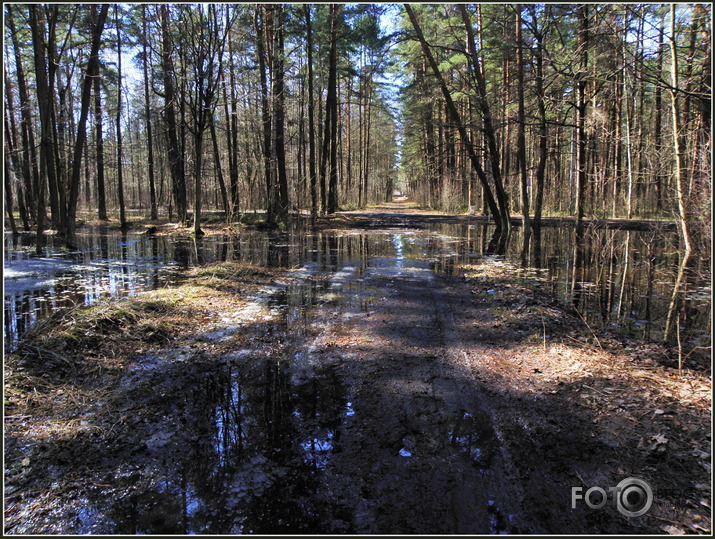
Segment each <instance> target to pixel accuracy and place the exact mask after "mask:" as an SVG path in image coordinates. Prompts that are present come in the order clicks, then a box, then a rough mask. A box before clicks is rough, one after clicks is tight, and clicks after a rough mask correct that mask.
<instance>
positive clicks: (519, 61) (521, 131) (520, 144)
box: [515, 4, 531, 266]
mask: <svg viewBox="0 0 715 539" xmlns="http://www.w3.org/2000/svg"><path fill="white" fill-rule="evenodd" d="M515 33H516V79H517V84H516V91H517V101H518V111H517V115H518V121H517V135H516V136H517V160H518V162H519V175H520V176H521V212H522V215H523V216H524V224H523V226H524V246H523V249H522V251H521V263H522V265H523V266H526V265H527V263H528V257H529V240H530V235H531V223H530V222H529V185H528V183H527V182H528V178H527V176H526V114H525V112H524V59H523V58H522V43H521V4H517V5H516V32H515Z"/></svg>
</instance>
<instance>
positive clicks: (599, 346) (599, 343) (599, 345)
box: [574, 309, 603, 352]
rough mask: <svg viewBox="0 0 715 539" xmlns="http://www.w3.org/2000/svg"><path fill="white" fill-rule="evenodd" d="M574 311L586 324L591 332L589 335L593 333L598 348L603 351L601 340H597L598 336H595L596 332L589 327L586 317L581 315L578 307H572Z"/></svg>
mask: <svg viewBox="0 0 715 539" xmlns="http://www.w3.org/2000/svg"><path fill="white" fill-rule="evenodd" d="M574 310H575V311H576V314H577V315H578V316H579V318H580V319H581V321H582V322H583V323H584V324H585V325H586V327H587V328H588V330H589V331H590V332H591V335H593V338H594V339H596V342H597V343H598V348H600V350H601V352H603V346H601V341H599V340H598V337H596V333H595V332H594V331H593V330H592V329H591V326H589V325H588V322H586V319H585V318H584V317H583V315H582V314H581V313H580V311H579V310H578V309H574Z"/></svg>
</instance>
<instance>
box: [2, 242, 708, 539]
mask: <svg viewBox="0 0 715 539" xmlns="http://www.w3.org/2000/svg"><path fill="white" fill-rule="evenodd" d="M344 234H345V235H348V236H349V235H351V234H356V232H355V231H347V232H344ZM371 234H373V236H371V238H372V241H375V242H382V243H384V244H386V245H387V246H388V247H389V249H388V252H390V253H391V255H390V256H379V254H380V253H378V255H371V254H370V253H369V252H367V251H362V252H359V253H357V254H355V255H354V256H344V257H343V258H341V260H340V261H338V262H335V260H333V263H330V264H326V263H323V262H320V263H318V262H315V261H314V262H311V263H306V264H303V265H301V266H300V267H295V268H292V269H288V268H286V269H284V270H274V271H272V272H270V273H267V272H262V270H255V271H254V270H252V272H250V273H243V274H241V275H240V276H237V275H238V274H237V273H230V272H231V271H234V270H233V269H232V266H230V265H227V264H224V265H218V266H216V267H215V268H207V269H205V270H202V272H203V273H202V274H201V275H203V276H204V277H203V278H207V277H206V275H210V281H207V282H203V281H200V276H197V275H194V276H193V278H194V279H195V280H196V281H195V282H197V283H198V282H200V283H201V286H202V287H204V288H206V291H201V292H194V293H193V295H192V296H191V297H190V294H189V293H188V292H186V291H184V290H183V289H182V288H181V287H180V288H178V289H177V290H178V292H177V291H175V292H174V295H175V296H178V297H183V298H184V299H182V300H181V301H177V300H176V299H172V300H171V301H168V300H166V301H165V298H166V297H168V296H166V294H167V292H166V291H164V292H162V294H164V295H162V296H160V297H159V296H157V293H147V294H145V295H143V296H141V297H140V299H139V302H143V303H141V309H142V310H141V311H140V312H142V313H146V312H149V311H148V310H147V309H149V308H151V309H153V311H152V312H153V313H154V314H153V316H154V317H155V319H156V321H155V322H152V325H151V326H150V327H149V326H148V325H147V324H148V322H147V321H146V320H143V319H142V318H141V317H139V316H137V317H134V318H132V317H128V318H127V320H126V323H124V322H123V324H124V325H123V326H122V327H121V329H118V328H116V327H115V326H112V327H110V328H108V327H104V328H103V329H102V328H101V327H100V326H101V324H95V325H93V326H92V327H91V330H90V329H87V330H86V331H87V334H89V333H91V332H92V331H96V332H99V331H100V329H101V331H103V332H104V333H102V335H104V336H105V337H103V339H104V340H105V341H106V342H102V339H100V340H99V342H96V341H95V342H94V348H91V349H90V347H89V346H90V345H77V344H76V342H75V345H74V348H72V347H71V346H67V347H65V348H64V349H62V350H64V351H63V352H62V353H63V354H65V355H66V356H67V357H69V358H70V359H69V360H67V361H68V362H69V363H70V364H72V365H73V370H72V372H69V370H68V371H67V372H66V373H61V374H57V372H56V371H57V370H58V369H60V367H57V369H55V370H54V371H52V372H51V373H48V371H47V372H45V371H43V370H42V368H43V367H40V365H41V363H40V362H39V361H38V359H37V357H35V356H33V355H32V348H31V347H30V348H27V347H26V348H25V349H21V350H20V351H19V352H18V353H17V354H16V355H15V356H13V357H11V358H9V359H8V362H7V365H6V379H8V369H9V370H10V372H9V374H10V380H11V387H12V388H13V391H12V392H11V395H12V397H13V398H14V401H13V402H11V405H10V407H9V408H8V407H6V411H9V412H10V414H9V416H10V419H9V420H6V490H5V494H6V498H5V499H6V516H5V530H6V532H8V533H320V534H335V533H371V534H383V533H399V534H418V533H419V534H457V533H563V534H567V533H568V534H575V533H663V532H670V533H675V532H678V531H686V532H691V533H693V532H697V533H703V532H705V531H707V530H709V529H710V517H709V514H710V511H709V503H710V490H709V489H710V483H709V479H708V477H709V470H708V466H709V451H710V449H709V444H710V441H709V440H710V438H709V413H710V412H709V410H710V402H711V401H710V382H709V378H708V376H707V375H705V374H702V373H697V372H686V373H685V374H684V375H683V376H681V377H678V376H676V374H675V373H674V372H673V370H672V369H668V368H665V367H663V366H661V365H659V364H658V363H657V362H654V361H652V360H650V361H644V359H645V358H646V357H656V356H657V354H662V353H665V352H664V351H663V350H661V349H660V348H658V347H655V346H653V345H649V344H646V343H642V344H639V345H634V346H633V347H632V348H630V349H628V350H625V349H624V347H623V345H622V343H618V342H615V341H613V342H610V343H607V342H606V340H605V338H602V339H601V340H598V339H597V338H596V339H594V338H593V336H592V335H591V334H590V333H589V331H588V329H587V328H585V327H584V325H583V324H582V322H581V321H580V320H579V319H578V318H576V317H575V316H572V315H570V314H568V313H567V312H566V311H565V310H563V309H562V308H560V307H559V306H558V305H556V303H555V301H554V300H553V299H552V298H551V297H549V296H548V295H546V294H544V293H542V292H540V291H539V285H538V283H537V282H535V281H532V280H529V279H528V278H525V277H523V276H518V274H517V272H515V270H514V269H513V268H510V267H509V266H508V264H505V263H503V262H502V261H500V260H498V259H494V258H489V257H487V258H481V259H475V262H474V264H473V265H470V266H468V267H463V268H456V269H455V268H451V271H449V272H446V273H445V272H441V271H435V270H438V269H440V268H439V267H437V266H439V261H436V259H435V257H434V256H433V253H434V251H430V254H429V255H425V256H421V255H420V254H419V253H421V252H425V253H426V252H427V251H426V250H425V249H426V246H427V245H432V244H434V242H435V241H437V240H435V237H434V236H433V235H432V234H430V233H426V232H418V231H414V232H410V231H405V230H402V229H395V230H389V229H388V230H382V231H380V232H375V231H373V232H371ZM439 241H440V242H441V243H439V246H438V247H439V249H441V250H448V249H449V242H444V241H442V240H439ZM373 251H374V249H373ZM322 255H325V256H326V257H327V256H332V255H335V253H334V252H333V251H328V250H326V251H325V252H323V253H322V254H321V256H322ZM341 256H342V255H341ZM334 258H335V257H334ZM321 260H323V259H322V258H321ZM229 270H230V271H229ZM202 290H203V288H202ZM182 294H183V295H182ZM133 308H134V309H135V310H136V309H138V308H139V307H137V306H136V305H134V307H133ZM137 312H139V311H137ZM113 316H115V315H113ZM109 319H111V317H109ZM167 321H172V324H173V325H171V324H169V322H167ZM65 323H69V322H65ZM117 331H121V332H123V333H122V335H123V337H122V339H121V341H122V342H121V346H120V345H119V344H116V346H114V347H113V348H111V347H110V341H112V337H111V335H112V332H117ZM119 340H120V339H117V341H119ZM31 344H32V343H31ZM34 346H35V348H36V349H38V350H44V349H45V348H44V347H47V346H49V344H48V343H46V342H44V341H42V340H41V338H40V340H39V341H37V342H36V343H35V345H34ZM82 346H86V347H85V348H82ZM110 348H111V351H112V354H113V355H112V357H113V358H115V359H114V360H113V361H116V363H112V364H111V365H112V366H111V367H110V364H109V363H106V362H107V361H109V360H108V359H107V358H109V357H110V353H109V351H110ZM23 350H24V351H23ZM70 350H72V351H71V352H70ZM59 353H60V352H55V354H59ZM90 356H91V357H92V358H94V359H93V361H96V362H97V363H96V365H99V367H96V368H98V369H99V371H100V372H99V374H97V372H96V369H95V370H92V369H89V368H85V364H86V363H87V362H88V361H89V360H88V359H87V358H88V357H90ZM47 357H48V355H47V354H45V361H47ZM49 357H50V359H52V358H53V357H54V356H49ZM65 359H66V358H65ZM57 361H58V363H61V362H59V360H57ZM43 365H44V364H43ZM44 368H46V367H44ZM93 368H94V367H93ZM43 372H44V374H46V375H47V376H44V378H43ZM37 380H44V382H43V383H42V384H40V383H39V382H37ZM48 380H49V381H48ZM32 384H35V386H34V388H35V393H37V387H39V388H40V389H39V393H40V394H41V397H42V398H39V397H37V396H33V394H32V392H31V390H30V389H29V387H31V386H32ZM43 403H44V404H43ZM47 403H54V404H53V405H48V404H47ZM632 476H633V477H640V478H643V479H644V480H646V481H647V482H648V483H649V484H650V485H651V486H652V488H653V491H654V492H655V494H654V497H653V498H654V499H653V504H652V508H651V509H650V510H649V511H648V512H647V513H646V514H645V515H643V516H638V517H627V516H624V515H623V514H622V512H620V511H619V510H618V509H617V508H616V505H615V503H613V501H612V500H609V501H608V503H606V504H605V505H604V507H602V508H599V509H592V508H589V507H588V506H587V505H586V504H585V503H584V502H583V500H577V503H576V505H575V507H573V504H572V488H573V487H581V489H582V491H583V492H585V491H586V490H587V489H588V488H591V487H601V488H604V489H607V488H608V487H612V486H616V485H617V484H618V483H619V482H620V481H622V480H623V479H625V478H628V477H632Z"/></svg>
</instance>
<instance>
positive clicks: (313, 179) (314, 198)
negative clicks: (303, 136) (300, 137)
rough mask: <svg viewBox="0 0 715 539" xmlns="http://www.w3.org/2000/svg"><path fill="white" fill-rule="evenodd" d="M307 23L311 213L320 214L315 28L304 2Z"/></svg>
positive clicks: (314, 216) (308, 7)
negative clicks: (316, 146)
mask: <svg viewBox="0 0 715 539" xmlns="http://www.w3.org/2000/svg"><path fill="white" fill-rule="evenodd" d="M303 13H304V15H305V25H306V49H307V52H308V163H309V164H308V167H309V171H310V215H311V217H312V218H313V219H315V218H316V217H317V216H318V178H317V176H316V171H315V97H314V95H315V94H314V91H313V29H312V27H311V22H310V6H309V5H308V4H303Z"/></svg>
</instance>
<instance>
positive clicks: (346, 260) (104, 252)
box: [4, 223, 711, 350]
mask: <svg viewBox="0 0 715 539" xmlns="http://www.w3.org/2000/svg"><path fill="white" fill-rule="evenodd" d="M490 232H491V229H490V227H488V226H486V225H484V224H481V223H480V224H471V225H467V224H433V225H430V226H429V230H428V231H419V232H418V231H412V232H410V231H409V230H400V231H398V232H396V233H394V234H387V235H386V234H384V233H378V232H377V231H373V232H365V233H357V232H350V233H344V234H336V233H323V234H303V233H298V232H295V233H291V234H288V233H287V234H283V235H273V234H269V233H265V232H255V231H251V232H245V233H243V234H241V235H240V236H238V237H235V238H228V237H224V236H210V237H207V238H204V239H200V240H196V239H194V238H189V237H187V238H171V237H163V236H148V235H141V234H120V233H119V232H116V231H112V232H108V231H106V230H105V231H101V230H95V231H93V232H90V233H85V234H82V235H80V236H79V243H80V248H79V250H78V251H77V252H72V253H68V252H66V251H65V250H64V249H63V248H62V247H61V243H60V242H59V241H53V239H54V238H53V237H52V236H50V237H49V238H48V240H49V241H48V245H47V249H46V253H45V255H44V256H42V257H38V256H36V255H35V254H34V252H33V238H32V236H23V235H21V236H19V237H17V238H14V239H13V238H12V237H11V236H10V235H8V234H6V236H5V255H4V294H5V306H4V337H5V347H6V350H7V349H8V347H12V345H13V343H14V342H15V341H16V340H17V339H18V338H19V337H20V336H21V335H22V334H23V333H24V332H25V331H27V329H29V328H30V327H31V326H32V325H33V324H34V323H35V322H36V321H37V320H39V319H42V318H44V317H46V316H48V315H49V314H51V313H52V312H54V311H56V310H57V309H60V308H63V307H73V306H76V305H82V304H91V303H94V302H96V301H98V300H100V299H102V298H106V297H110V296H119V295H132V294H136V293H137V292H139V291H141V290H145V289H152V288H157V287H163V286H170V285H171V284H172V283H174V282H176V279H177V276H178V273H179V272H180V271H181V270H182V269H185V268H187V267H189V266H195V265H199V264H204V263H208V262H214V261H223V260H242V261H247V262H251V263H254V264H258V265H266V266H272V267H286V268H301V267H303V266H306V264H307V265H308V266H310V265H311V264H312V265H318V266H319V267H320V268H323V269H324V268H325V267H326V265H328V266H330V267H332V268H337V270H336V271H342V272H350V271H353V270H354V269H355V265H356V264H360V263H362V262H363V261H364V258H365V257H366V256H369V257H384V258H385V259H386V260H391V261H393V262H392V263H394V266H395V268H396V269H398V270H399V268H401V266H402V265H404V264H406V263H408V262H406V261H408V260H413V261H414V260H416V259H421V260H423V261H429V262H430V264H431V267H432V268H434V269H435V271H438V272H445V273H451V272H452V271H453V269H454V267H455V265H456V264H458V263H469V262H470V260H474V259H475V257H479V256H482V253H484V252H485V251H486V249H487V244H488V240H489V236H490ZM519 236H520V228H517V229H516V230H515V233H514V234H513V236H512V238H511V240H510V243H509V245H508V249H507V253H506V255H505V258H506V259H507V260H512V261H515V262H516V261H518V260H519V256H520V250H521V239H520V237H519ZM573 236H574V231H573V229H572V228H570V227H547V228H543V229H542V238H543V239H542V256H541V263H540V264H539V266H540V269H533V270H531V271H527V272H524V274H530V275H532V276H538V277H539V278H541V279H543V283H544V286H546V287H548V288H549V289H550V290H551V291H552V292H553V293H554V294H556V295H557V296H558V297H559V298H560V300H561V301H563V302H569V301H571V300H572V299H573V294H574V291H575V290H577V291H578V292H579V294H578V302H577V307H578V309H579V311H580V312H582V313H583V315H584V317H585V318H586V320H587V321H588V323H589V324H595V325H596V326H597V327H601V326H609V327H613V328H618V329H622V330H626V331H627V332H630V333H631V334H632V335H634V336H637V337H642V338H646V339H658V338H660V337H661V336H662V331H663V327H664V325H665V320H666V318H667V312H668V307H669V305H670V301H671V294H672V289H673V283H674V281H675V277H676V273H677V267H678V252H677V234H676V233H674V232H662V231H621V230H606V229H595V230H590V231H589V232H588V233H587V237H586V242H587V244H586V247H585V260H584V264H583V266H582V267H581V268H580V269H578V271H576V272H575V274H574V271H573V260H574V253H573V247H571V246H572V245H573ZM409 263H414V262H409ZM338 266H339V267H338ZM702 266H703V267H702V268H700V272H699V273H700V274H701V275H702V276H701V277H700V279H692V280H691V282H692V284H691V286H690V287H689V288H688V290H687V292H686V297H685V301H684V302H683V307H682V309H681V316H682V318H681V322H680V325H681V328H682V330H683V332H684V333H683V334H684V335H685V336H686V337H687V340H688V341H689V342H690V343H691V344H693V345H698V344H699V345H702V346H705V345H707V344H709V340H710V330H709V328H710V323H711V314H710V313H711V288H710V282H709V270H708V266H709V261H703V262H702ZM696 272H697V269H696ZM574 278H575V279H576V282H575V283H574ZM336 286H338V285H336ZM286 297H289V298H290V297H292V296H291V295H290V294H289V295H288V296H286Z"/></svg>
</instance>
